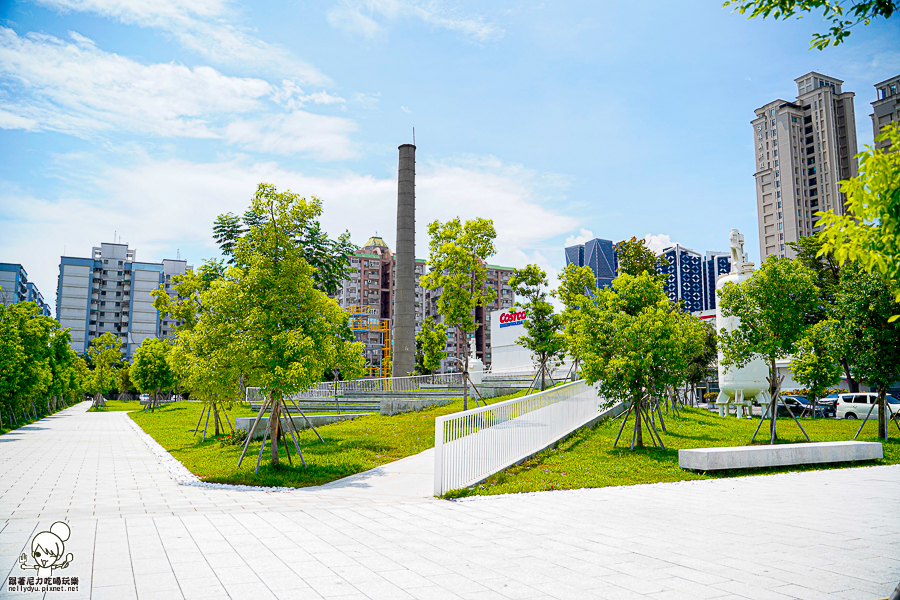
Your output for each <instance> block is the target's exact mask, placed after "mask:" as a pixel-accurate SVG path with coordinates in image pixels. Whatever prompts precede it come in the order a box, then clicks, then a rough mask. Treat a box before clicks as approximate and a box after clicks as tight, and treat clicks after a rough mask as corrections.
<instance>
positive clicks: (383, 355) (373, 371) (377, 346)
mask: <svg viewBox="0 0 900 600" xmlns="http://www.w3.org/2000/svg"><path fill="white" fill-rule="evenodd" d="M344 310H345V311H346V312H348V313H350V330H351V331H352V332H353V335H355V336H356V339H357V340H358V341H361V342H363V343H364V344H365V345H366V352H367V354H369V355H370V356H371V357H372V358H371V360H367V361H366V362H367V364H366V369H367V373H368V376H369V377H390V376H391V320H390V319H380V318H379V317H378V311H377V310H376V308H375V307H374V306H368V305H366V304H354V305H352V306H349V307H347V308H345V309H344ZM373 333H374V334H376V335H377V334H380V339H378V340H376V341H375V342H373V341H372V337H371V334H373ZM363 338H364V339H363ZM376 353H377V354H376ZM378 354H380V356H378ZM376 356H377V358H378V360H376Z"/></svg>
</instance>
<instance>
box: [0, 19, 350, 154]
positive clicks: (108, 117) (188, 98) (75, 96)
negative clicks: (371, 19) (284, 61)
mask: <svg viewBox="0 0 900 600" xmlns="http://www.w3.org/2000/svg"><path fill="white" fill-rule="evenodd" d="M72 39H73V41H72V42H65V41H63V40H60V39H58V38H55V37H52V36H48V35H43V34H35V33H31V34H28V35H25V36H19V35H17V34H16V32H14V31H13V30H11V29H6V28H0V81H2V83H0V86H2V87H3V88H6V89H7V90H8V91H9V96H10V97H12V98H15V100H14V101H13V102H12V103H9V104H7V105H6V106H5V107H4V111H3V112H0V127H5V128H21V129H27V130H32V131H33V130H39V129H43V130H52V131H59V132H63V133H68V134H72V135H76V136H80V137H90V136H91V135H94V134H96V133H98V132H105V131H112V132H120V131H127V132H132V133H140V134H150V135H156V136H161V137H192V138H221V137H224V138H226V139H227V140H228V141H230V142H233V143H235V142H236V143H241V144H243V145H244V147H245V148H252V149H256V150H263V151H267V152H276V153H283V154H293V153H298V152H299V153H309V154H311V155H312V156H313V157H314V158H316V159H319V160H332V159H340V158H347V157H350V156H354V155H355V153H354V151H353V150H352V149H351V142H350V140H349V138H348V137H347V136H348V135H349V133H351V132H352V131H354V130H355V129H356V125H355V124H354V123H353V122H352V121H350V120H347V119H344V118H339V117H331V116H323V115H316V114H312V113H309V112H304V111H303V110H300V109H301V108H302V107H303V106H304V104H305V103H314V104H335V103H344V102H345V101H344V99H343V98H340V97H338V96H333V95H330V94H328V93H327V92H326V91H324V90H323V91H320V92H315V93H312V94H305V93H304V92H303V89H302V88H300V87H299V86H298V85H297V84H296V83H294V82H292V81H288V80H286V81H283V82H282V85H281V87H280V88H279V87H275V86H273V85H271V84H269V83H268V82H266V81H264V80H262V79H256V78H243V77H229V76H226V75H223V74H222V73H220V72H218V71H216V70H215V69H213V68H212V67H206V66H200V67H194V68H188V67H186V66H184V65H177V64H173V63H157V64H150V65H144V64H141V63H138V62H136V61H133V60H131V59H129V58H125V57H122V56H119V55H117V54H113V53H108V52H104V51H103V50H100V49H99V48H97V47H96V45H94V43H93V42H92V41H91V40H88V39H87V38H85V37H83V36H80V35H78V34H72ZM285 108H286V109H289V110H290V111H291V112H289V113H288V114H286V115H285V114H284V112H283V109H285ZM273 110H275V111H277V112H274V113H273V112H271V111H273ZM250 112H252V113H254V119H251V120H242V119H239V118H238V117H237V116H236V115H241V114H244V113H250Z"/></svg>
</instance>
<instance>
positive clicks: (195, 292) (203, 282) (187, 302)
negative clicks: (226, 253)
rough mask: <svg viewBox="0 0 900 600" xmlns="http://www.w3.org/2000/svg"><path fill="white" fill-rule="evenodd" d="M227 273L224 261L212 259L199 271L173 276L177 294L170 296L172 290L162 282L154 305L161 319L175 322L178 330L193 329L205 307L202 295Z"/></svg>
mask: <svg viewBox="0 0 900 600" xmlns="http://www.w3.org/2000/svg"><path fill="white" fill-rule="evenodd" d="M224 275H225V266H224V264H223V262H222V261H221V260H214V259H209V260H206V261H204V263H203V264H202V265H200V268H199V269H197V270H196V271H185V272H184V273H182V274H181V275H175V276H174V277H173V278H172V283H171V285H172V287H173V289H174V290H175V294H176V295H175V297H172V296H169V292H168V291H167V290H166V289H165V286H164V285H161V286H160V288H159V289H158V290H153V291H152V292H150V295H151V296H152V297H153V306H154V308H156V310H158V311H159V312H160V316H161V317H162V318H168V319H172V320H174V321H175V331H176V332H178V331H183V330H185V329H191V328H192V327H193V326H194V324H195V323H196V322H197V316H198V314H199V313H200V311H201V310H203V306H202V305H201V303H200V295H201V293H202V292H204V291H205V290H208V289H209V286H210V285H211V284H212V282H213V281H215V280H217V279H221V278H222V277H223V276H224Z"/></svg>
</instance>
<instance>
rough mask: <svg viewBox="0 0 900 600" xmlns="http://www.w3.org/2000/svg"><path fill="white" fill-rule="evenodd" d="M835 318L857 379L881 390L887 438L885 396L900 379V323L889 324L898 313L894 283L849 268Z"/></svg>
mask: <svg viewBox="0 0 900 600" xmlns="http://www.w3.org/2000/svg"><path fill="white" fill-rule="evenodd" d="M841 271H842V273H841V275H842V276H841V284H840V286H839V288H838V293H837V297H836V310H835V318H836V319H837V321H838V322H839V323H840V329H839V331H840V336H841V337H840V341H841V343H842V344H843V345H844V348H843V351H844V352H845V353H846V354H850V355H852V356H853V357H854V361H853V363H852V364H851V369H852V372H853V376H854V377H855V378H856V379H858V380H859V381H862V382H864V383H866V384H868V385H870V386H871V387H873V388H875V389H876V390H878V403H879V405H880V407H881V408H880V410H879V415H878V434H879V436H880V437H882V438H886V436H887V429H886V423H885V419H884V417H885V415H886V410H885V409H886V406H885V400H884V398H885V394H886V390H887V388H888V386H890V385H891V384H892V383H893V382H894V381H897V379H900V343H898V341H900V322H898V321H894V322H889V321H888V317H889V316H890V315H891V314H892V312H893V311H895V310H896V308H897V306H896V304H895V303H894V301H893V300H894V299H893V294H892V290H891V282H889V281H888V280H887V278H886V277H885V276H884V275H882V274H881V273H878V272H873V273H867V272H865V271H864V270H862V269H858V268H855V266H854V265H853V264H848V265H845V266H844V267H842V269H841Z"/></svg>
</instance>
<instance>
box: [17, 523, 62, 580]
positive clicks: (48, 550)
mask: <svg viewBox="0 0 900 600" xmlns="http://www.w3.org/2000/svg"><path fill="white" fill-rule="evenodd" d="M69 534H70V531H69V526H68V525H66V524H65V523H63V522H62V521H57V522H56V523H54V524H53V525H51V526H50V531H42V532H40V533H39V534H37V535H36V536H34V539H33V540H31V557H32V558H34V563H35V564H34V565H28V564H27V562H28V557H27V556H26V555H25V554H22V556H20V557H19V562H20V563H21V567H22V568H23V569H34V570H35V571H37V576H38V577H50V576H51V575H52V574H53V570H54V569H65V568H66V567H68V566H69V563H70V562H72V553H71V552H70V553H68V554H64V552H65V549H66V546H65V541H66V540H68V539H69Z"/></svg>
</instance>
